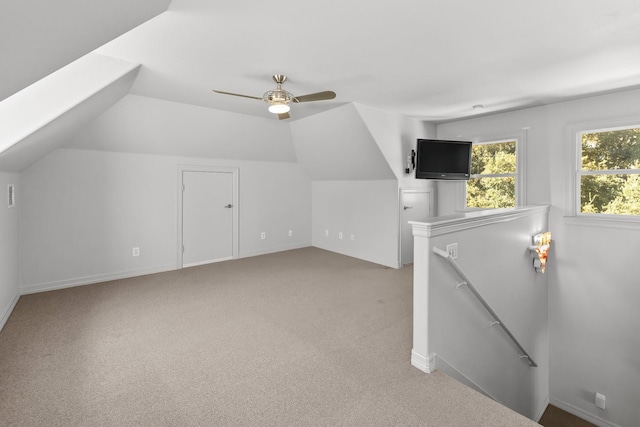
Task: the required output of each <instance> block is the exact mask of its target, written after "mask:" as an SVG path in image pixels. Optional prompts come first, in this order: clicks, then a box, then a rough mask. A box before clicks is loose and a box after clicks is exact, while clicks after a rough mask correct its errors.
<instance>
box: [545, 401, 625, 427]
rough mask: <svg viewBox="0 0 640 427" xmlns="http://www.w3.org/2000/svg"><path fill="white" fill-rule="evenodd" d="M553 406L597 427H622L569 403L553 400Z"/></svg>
mask: <svg viewBox="0 0 640 427" xmlns="http://www.w3.org/2000/svg"><path fill="white" fill-rule="evenodd" d="M550 403H551V404H552V405H553V406H556V407H558V408H560V409H562V410H563V411H567V412H568V413H570V414H573V415H575V416H576V417H579V418H582V419H583V420H587V421H589V422H590V423H591V424H595V425H597V426H600V427H621V426H620V425H618V424H614V423H612V422H611V421H606V420H603V419H602V418H600V417H598V416H596V415H593V414H590V413H588V412H586V411H584V410H582V409H580V408H577V407H575V406H573V405H571V404H569V403H565V402H563V401H561V400H557V399H551V402H550Z"/></svg>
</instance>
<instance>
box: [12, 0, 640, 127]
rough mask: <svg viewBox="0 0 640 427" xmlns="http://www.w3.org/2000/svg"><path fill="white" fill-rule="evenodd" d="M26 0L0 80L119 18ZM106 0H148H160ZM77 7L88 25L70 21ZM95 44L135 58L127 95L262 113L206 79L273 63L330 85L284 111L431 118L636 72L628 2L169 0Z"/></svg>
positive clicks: (254, 83)
mask: <svg viewBox="0 0 640 427" xmlns="http://www.w3.org/2000/svg"><path fill="white" fill-rule="evenodd" d="M34 2H35V3H38V4H39V5H40V6H45V5H48V4H49V2H46V1H44V0H41V1H37V0H27V1H25V0H21V1H20V2H9V1H4V0H0V11H1V10H2V9H3V8H6V7H8V6H7V5H8V4H9V3H11V7H13V8H20V10H21V12H22V15H20V13H17V12H16V13H15V14H16V15H20V16H23V15H25V16H28V17H29V18H33V19H34V20H35V22H38V23H40V24H42V25H40V24H39V25H38V26H37V28H34V27H35V26H34V25H30V26H29V28H28V30H29V31H26V30H23V29H22V28H20V26H19V25H18V24H15V25H11V26H10V28H9V30H7V29H6V28H5V29H4V30H0V40H2V39H5V41H4V42H0V43H1V44H0V47H1V48H2V49H3V53H4V49H6V48H7V47H9V48H11V50H12V51H13V52H14V54H15V55H18V56H20V55H21V56H22V57H24V58H22V59H21V60H24V61H27V59H28V64H29V66H28V67H23V66H20V67H18V66H17V64H20V62H18V63H16V66H15V67H14V66H11V65H10V66H9V67H6V69H7V70H8V71H7V70H5V71H3V73H5V74H6V75H5V74H3V76H2V77H3V79H5V80H6V81H13V80H16V78H17V77H16V76H18V75H20V74H21V73H23V72H24V71H25V69H26V68H29V67H31V65H33V67H35V68H38V64H37V63H38V61H42V62H47V63H49V62H51V60H49V59H48V58H45V57H48V56H49V55H48V54H47V53H52V55H53V54H55V55H53V56H56V57H60V58H64V59H65V61H68V60H69V57H70V56H74V55H73V54H72V55H69V54H67V55H63V53H64V52H65V51H66V50H67V48H68V50H73V51H74V52H76V53H75V55H76V56H77V52H79V51H82V49H81V48H80V47H79V46H77V45H80V44H83V43H81V41H82V40H84V39H91V40H92V41H93V43H95V42H96V41H97V40H99V39H100V37H104V33H105V30H103V29H101V27H100V25H99V24H100V23H101V22H102V21H104V22H107V23H109V24H110V28H122V27H123V26H125V27H126V25H127V24H126V23H125V22H126V21H127V20H129V13H128V9H127V8H124V9H118V10H116V9H117V8H115V7H114V8H112V9H111V10H109V11H106V10H100V9H95V7H97V6H98V5H101V7H105V6H104V4H108V3H114V2H113V1H112V2H100V1H97V0H94V1H91V2H87V1H86V0H84V1H83V0H64V2H63V4H62V6H60V4H58V7H57V8H54V7H53V6H48V7H43V8H42V10H41V9H30V8H29V7H30V3H34ZM4 3H7V5H4ZM56 3H60V2H56ZM86 3H90V4H91V7H87V6H85V4H86ZM116 3H117V4H125V5H129V4H131V3H133V4H134V5H135V7H133V9H134V10H140V8H141V7H142V6H141V5H142V4H143V3H144V4H148V5H150V6H149V7H150V8H151V9H154V8H155V9H154V10H158V9H162V7H163V3H164V5H165V7H166V3H167V1H166V0H157V1H154V2H151V1H148V0H145V1H142V0H138V1H136V2H130V1H129V2H127V1H124V0H121V1H119V2H116ZM107 12H108V13H107ZM145 13H149V10H148V11H146V12H145ZM98 18H100V19H98ZM4 19H5V18H2V20H3V21H4ZM65 20H69V22H74V23H75V24H74V25H67V26H65V25H64V22H65ZM85 20H87V21H89V22H90V23H91V25H83V26H82V27H80V26H79V24H78V23H79V22H84V21H85ZM52 22H57V23H58V25H55V26H54V25H53V24H52ZM127 22H128V21H127ZM129 25H130V24H129ZM0 27H1V26H0ZM9 31H11V32H13V31H15V32H17V33H19V34H20V36H19V37H14V36H13V34H8V32H9ZM94 32H95V33H96V35H94ZM112 32H113V31H112ZM3 33H4V34H3ZM98 33H99V34H98ZM6 37H10V38H11V42H10V43H9V42H7V41H6ZM36 43H40V44H41V46H40V47H39V48H38V49H36V48H35V47H34V44H36ZM74 49H75V50H74ZM85 49H86V48H85ZM16 52H17V53H16ZM98 52H100V53H102V54H104V55H110V56H114V57H118V58H122V59H125V60H128V61H131V62H134V63H141V64H142V69H141V71H140V73H139V74H138V77H137V79H136V81H135V83H134V84H133V87H132V93H133V94H137V95H142V96H148V97H154V98H160V99H165V100H170V101H176V102H181V103H187V104H193V105H199V106H205V107H210V108H214V109H220V110H226V111H232V112H238V113H244V114H253V115H256V116H260V117H267V118H272V116H271V115H270V114H269V113H268V112H267V111H266V106H265V105H264V104H263V103H262V102H261V101H258V100H252V99H247V98H239V97H231V96H225V95H220V94H215V93H213V92H212V91H211V89H214V88H215V89H220V90H225V91H230V92H237V93H242V94H247V95H252V96H262V94H263V93H264V92H265V91H267V90H269V89H272V88H273V87H274V84H273V82H272V80H271V77H270V76H271V75H272V74H276V73H279V74H286V75H287V76H288V77H289V80H288V81H287V83H285V89H287V90H288V91H290V92H292V93H293V94H294V95H304V94H307V93H313V92H318V91H322V90H333V91H335V92H336V93H337V98H336V99H335V100H332V101H320V102H313V103H304V104H299V105H294V106H293V108H292V111H291V115H292V118H293V119H295V118H300V117H305V116H308V115H310V114H313V113H316V112H319V111H324V110H326V109H329V108H334V107H336V106H338V105H342V104H344V103H350V102H355V103H361V104H365V105H369V106H372V107H376V108H380V109H383V110H386V111H389V112H393V113H398V114H403V115H407V116H410V117H416V118H420V119H424V120H429V121H436V122H439V121H448V120H453V119H457V118H462V117H467V116H472V115H478V114H487V113H491V112H496V111H505V110H511V109H517V108H524V107H529V106H535V105H543V104H547V103H553V102H558V101H561V100H565V99H571V98H576V97H581V96H586V95H591V94H596V93H601V92H607V91H614V90H620V89H623V88H630V87H638V86H640V60H639V58H640V2H639V1H637V0H608V1H606V2H605V1H601V0H563V1H557V0H539V1H529V2H522V1H513V0H485V1H476V0H449V1H443V0H395V1H393V2H392V1H377V2H367V1H362V0H352V1H345V0H324V1H322V2H314V3H309V2H303V1H299V0H280V1H278V2H267V1H264V0H234V1H225V2H222V1H211V0H173V1H172V2H171V4H170V5H169V8H168V11H167V12H165V13H162V14H160V15H158V16H157V17H155V18H153V19H151V20H150V21H148V22H146V23H144V24H142V25H140V26H138V27H136V28H134V29H133V30H131V31H129V32H128V33H126V34H124V35H122V36H121V37H118V38H116V39H115V40H113V41H112V42H110V43H107V44H106V45H104V46H102V47H100V48H98ZM3 62H5V61H4V60H3ZM13 63H14V62H13V61H12V64H13ZM26 63H27V62H25V64H26ZM5 65H6V62H5ZM40 68H42V69H44V68H43V67H40ZM14 86H15V85H14ZM0 89H5V88H4V87H2V88H0ZM5 92H6V90H5ZM0 94H1V93H0ZM476 104H483V105H484V106H485V108H484V110H482V111H480V112H478V111H474V110H473V109H472V106H473V105H476Z"/></svg>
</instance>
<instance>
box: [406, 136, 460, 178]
mask: <svg viewBox="0 0 640 427" xmlns="http://www.w3.org/2000/svg"><path fill="white" fill-rule="evenodd" d="M416 151H417V154H416V157H417V162H416V178H418V179H452V180H468V179H469V177H470V175H471V141H448V140H442V139H418V145H417V150H416Z"/></svg>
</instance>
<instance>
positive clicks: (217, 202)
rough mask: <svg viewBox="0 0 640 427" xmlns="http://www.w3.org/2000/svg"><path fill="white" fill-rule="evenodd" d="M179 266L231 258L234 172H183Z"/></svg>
mask: <svg viewBox="0 0 640 427" xmlns="http://www.w3.org/2000/svg"><path fill="white" fill-rule="evenodd" d="M182 184H183V187H182V245H183V253H182V266H183V267H190V266H194V265H200V264H207V263H210V262H216V261H223V260H227V259H231V258H233V218H234V215H233V210H234V209H235V207H234V206H233V174H232V173H228V172H191V171H183V172H182Z"/></svg>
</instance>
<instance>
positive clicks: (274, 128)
mask: <svg viewBox="0 0 640 427" xmlns="http://www.w3.org/2000/svg"><path fill="white" fill-rule="evenodd" d="M65 146H66V147H68V148H79V149H85V150H100V151H118V152H124V153H144V154H156V155H170V156H185V157H201V158H212V159H239V160H261V161H276V162H295V161H296V153H295V150H294V147H293V141H292V140H291V132H290V131H289V126H287V125H286V124H283V123H279V122H278V121H273V120H266V119H262V118H258V117H253V116H248V115H244V114H235V113H230V112H227V111H220V110H213V109H211V108H204V107H199V106H195V105H187V104H181V103H178V102H171V101H164V100H160V99H155V98H147V97H143V96H138V95H131V94H129V95H127V96H125V97H124V98H123V99H122V100H120V101H119V102H118V103H116V104H115V105H113V107H111V108H109V109H108V110H107V111H106V112H105V113H104V114H102V115H101V116H100V117H98V118H97V119H96V120H93V121H91V122H90V123H89V124H87V125H86V126H84V127H83V128H82V129H81V130H80V131H78V132H77V133H76V134H75V135H74V136H73V137H72V138H70V139H69V140H68V141H67V143H66V144H65Z"/></svg>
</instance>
